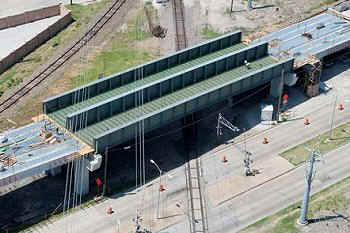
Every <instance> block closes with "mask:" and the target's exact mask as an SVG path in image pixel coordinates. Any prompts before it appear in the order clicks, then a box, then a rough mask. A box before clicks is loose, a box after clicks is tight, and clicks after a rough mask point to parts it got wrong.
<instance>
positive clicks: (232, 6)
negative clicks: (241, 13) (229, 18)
mask: <svg viewBox="0 0 350 233" xmlns="http://www.w3.org/2000/svg"><path fill="white" fill-rule="evenodd" d="M232 11H233V0H231V10H230V15H231V14H232Z"/></svg>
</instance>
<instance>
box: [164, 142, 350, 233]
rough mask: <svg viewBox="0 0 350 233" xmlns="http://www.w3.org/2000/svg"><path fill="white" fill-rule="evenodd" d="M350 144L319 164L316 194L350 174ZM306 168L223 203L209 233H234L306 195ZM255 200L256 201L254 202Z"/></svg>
mask: <svg viewBox="0 0 350 233" xmlns="http://www.w3.org/2000/svg"><path fill="white" fill-rule="evenodd" d="M349 151H350V145H349V144H348V145H346V146H344V147H341V148H339V149H337V150H335V151H333V152H331V153H329V154H327V156H325V163H324V164H323V163H322V162H320V163H318V164H317V175H316V180H314V182H313V187H312V191H313V192H317V191H320V190H321V189H324V188H326V187H328V186H329V185H331V184H333V183H335V182H337V181H340V180H341V179H343V178H345V177H348V176H349V175H350V173H349V169H350V156H348V154H349ZM304 175H305V166H301V167H298V168H296V169H295V170H293V171H291V172H290V173H288V174H286V175H284V176H281V177H279V178H277V179H275V180H273V181H270V182H268V183H266V184H264V185H262V186H260V187H258V188H256V189H254V190H252V191H250V192H248V193H246V194H244V195H241V196H239V197H237V198H234V199H232V200H229V201H226V202H224V203H222V204H220V205H219V206H218V207H216V208H214V209H212V211H211V212H210V213H209V231H210V232H211V233H213V232H221V233H226V232H227V233H232V232H237V231H239V230H241V229H243V228H245V227H246V226H248V225H250V224H252V223H254V222H256V221H257V220H258V219H261V218H263V217H266V216H269V215H271V214H273V213H275V212H277V211H278V210H280V209H282V208H284V207H287V206H289V205H291V204H293V203H295V202H296V201H298V200H300V199H301V198H302V196H303V192H304V185H305V179H304ZM253 200H254V201H253ZM164 232H169V233H173V232H174V233H175V232H186V225H185V224H178V225H176V226H172V227H170V228H168V229H166V230H164Z"/></svg>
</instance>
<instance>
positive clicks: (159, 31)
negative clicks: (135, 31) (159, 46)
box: [144, 6, 168, 39]
mask: <svg viewBox="0 0 350 233" xmlns="http://www.w3.org/2000/svg"><path fill="white" fill-rule="evenodd" d="M144 9H145V13H146V16H147V21H148V26H149V30H150V32H151V33H152V35H153V36H155V37H157V38H161V39H163V38H165V37H166V35H167V33H168V29H166V28H164V27H162V26H161V25H159V24H158V25H154V24H153V20H152V13H151V10H150V9H149V8H148V7H146V6H145V8H144Z"/></svg>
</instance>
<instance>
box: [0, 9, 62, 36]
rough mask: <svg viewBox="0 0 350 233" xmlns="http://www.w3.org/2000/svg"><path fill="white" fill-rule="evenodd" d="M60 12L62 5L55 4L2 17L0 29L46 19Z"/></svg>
mask: <svg viewBox="0 0 350 233" xmlns="http://www.w3.org/2000/svg"><path fill="white" fill-rule="evenodd" d="M60 14H61V6H60V5H54V6H49V7H45V8H41V9H37V10H32V11H26V12H23V13H21V14H17V15H11V16H7V17H4V18H0V30H2V29H6V28H9V27H15V26H18V25H22V24H26V23H31V22H34V21H37V20H40V19H45V18H49V17H52V16H57V15H60Z"/></svg>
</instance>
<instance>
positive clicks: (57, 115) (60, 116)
mask: <svg viewBox="0 0 350 233" xmlns="http://www.w3.org/2000/svg"><path fill="white" fill-rule="evenodd" d="M244 47H246V46H245V45H244V44H243V43H239V44H236V45H233V46H231V47H228V48H226V49H222V50H219V51H217V52H213V53H210V54H208V55H205V56H203V57H199V58H197V59H194V60H191V61H189V62H187V63H184V64H181V65H178V66H175V67H172V68H170V69H167V70H165V71H162V72H159V73H156V74H153V75H150V76H148V77H147V78H145V79H143V80H139V81H136V82H132V83H129V84H127V85H124V86H121V87H119V88H116V89H113V90H110V91H108V92H105V93H102V94H100V95H97V96H95V97H92V98H90V99H88V100H86V101H83V102H80V103H77V104H75V105H71V106H69V107H66V108H63V109H61V110H58V111H55V112H53V113H51V114H49V116H50V118H52V119H53V120H55V121H56V122H57V123H58V124H60V125H61V126H62V127H65V126H66V116H67V115H69V114H71V113H73V112H76V111H79V110H81V109H83V108H85V107H88V106H91V105H94V104H97V103H99V102H101V101H104V100H107V99H109V98H111V97H114V96H118V95H122V94H124V93H127V92H128V91H130V90H133V89H136V88H140V87H142V86H145V85H148V84H150V83H152V82H155V81H158V80H161V79H163V78H166V77H168V76H170V75H172V74H175V73H178V72H181V71H184V70H187V69H190V68H192V67H195V66H197V65H199V64H202V63H205V62H207V61H210V60H214V59H215V58H218V57H220V56H223V55H226V54H229V53H232V52H234V51H237V50H240V49H243V48H244Z"/></svg>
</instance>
